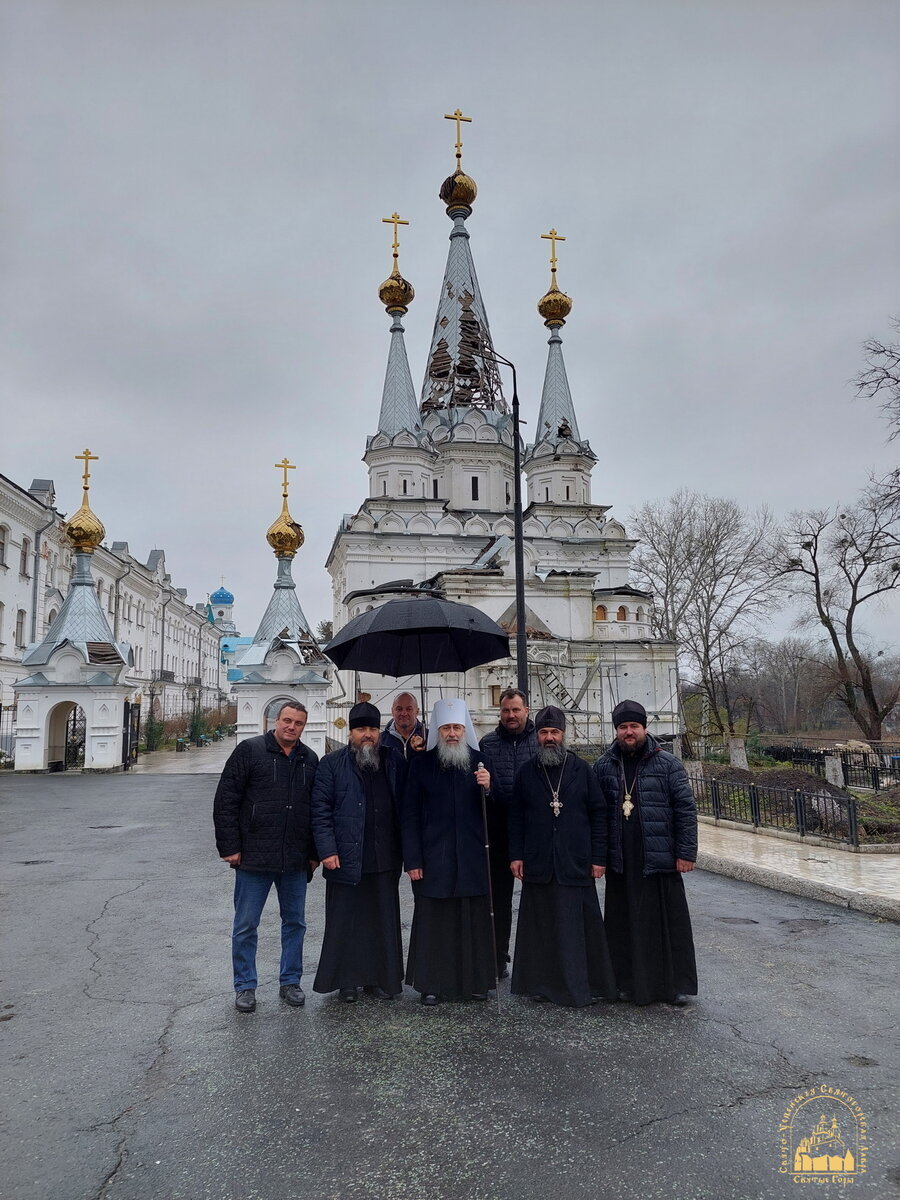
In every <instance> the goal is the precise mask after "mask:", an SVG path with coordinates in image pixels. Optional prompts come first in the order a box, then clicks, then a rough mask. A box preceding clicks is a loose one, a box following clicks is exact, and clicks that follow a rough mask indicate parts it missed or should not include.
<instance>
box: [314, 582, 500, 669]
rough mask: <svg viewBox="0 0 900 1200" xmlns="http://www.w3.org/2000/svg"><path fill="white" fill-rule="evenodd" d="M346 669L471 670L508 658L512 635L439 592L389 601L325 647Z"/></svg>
mask: <svg viewBox="0 0 900 1200" xmlns="http://www.w3.org/2000/svg"><path fill="white" fill-rule="evenodd" d="M325 653H326V654H327V655H328V657H329V658H330V659H331V661H332V662H333V663H334V664H335V665H336V666H338V667H340V668H341V669H342V670H345V671H371V672H372V673H373V674H375V675H393V676H395V677H397V676H400V675H412V674H415V673H416V672H418V673H419V674H420V675H422V674H426V673H428V674H430V673H436V672H443V671H467V670H468V669H469V667H476V666H478V665H479V664H480V663H487V662H494V661H495V660H496V659H498V658H509V638H508V637H507V635H506V634H505V633H504V632H503V630H502V629H501V628H500V626H499V625H498V624H497V623H496V621H492V620H491V618H490V617H486V616H485V615H484V613H483V612H481V611H480V610H479V609H477V608H473V607H472V605H471V604H459V603H457V602H456V601H454V600H442V599H440V598H439V597H436V596H426V597H423V598H422V599H405V598H404V599H402V600H388V601H387V603H386V604H382V605H380V606H379V607H378V608H373V609H371V611H369V612H364V613H360V615H359V616H358V617H354V618H353V620H352V621H348V622H347V624H346V625H345V626H344V628H343V629H342V630H341V631H340V632H339V633H338V634H336V636H335V637H333V638H332V639H331V641H330V642H329V643H328V645H327V646H326V647H325Z"/></svg>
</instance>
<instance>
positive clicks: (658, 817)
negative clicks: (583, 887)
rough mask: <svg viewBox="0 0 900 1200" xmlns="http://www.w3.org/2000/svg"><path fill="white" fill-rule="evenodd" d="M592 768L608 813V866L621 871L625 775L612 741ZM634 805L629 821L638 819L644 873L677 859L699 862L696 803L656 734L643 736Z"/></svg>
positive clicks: (664, 867)
mask: <svg viewBox="0 0 900 1200" xmlns="http://www.w3.org/2000/svg"><path fill="white" fill-rule="evenodd" d="M594 773H595V774H596V776H597V778H598V779H599V781H600V786H601V787H602V788H603V792H604V795H605V796H606V802H607V806H608V807H607V812H608V814H609V843H608V847H607V860H606V861H607V865H608V867H609V869H610V870H611V871H621V870H622V821H623V820H624V817H623V814H622V798H623V796H624V794H625V774H624V770H623V766H622V750H621V747H620V746H619V743H618V742H613V744H612V745H611V746H610V747H609V749H608V750H607V751H606V753H605V754H604V755H603V756H602V757H601V758H599V759H598V760H597V762H595V763H594ZM636 782H637V794H636V795H635V796H634V799H635V800H636V802H637V807H636V809H635V811H634V812H633V813H632V815H631V818H630V819H631V820H634V819H635V817H637V818H638V819H639V820H640V822H641V835H642V837H643V842H644V872H643V873H644V874H645V875H653V874H655V873H656V872H658V871H674V870H675V859H676V858H683V859H685V860H686V861H687V862H696V861H697V806H696V804H695V803H694V794H693V792H692V791H691V785H690V784H689V783H688V777H687V774H686V773H685V770H684V767H683V766H682V765H681V763H680V762H679V761H678V759H677V758H676V757H675V755H674V754H669V752H668V751H667V750H663V749H662V748H661V746H660V744H659V742H658V741H657V740H656V738H654V737H652V736H650V735H649V734H648V735H647V742H646V744H645V746H644V753H643V754H642V755H641V758H640V761H639V762H638V768H637V776H636Z"/></svg>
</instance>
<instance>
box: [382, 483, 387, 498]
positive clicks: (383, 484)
mask: <svg viewBox="0 0 900 1200" xmlns="http://www.w3.org/2000/svg"><path fill="white" fill-rule="evenodd" d="M381 494H382V496H386V495H387V480H386V479H382V481H381Z"/></svg>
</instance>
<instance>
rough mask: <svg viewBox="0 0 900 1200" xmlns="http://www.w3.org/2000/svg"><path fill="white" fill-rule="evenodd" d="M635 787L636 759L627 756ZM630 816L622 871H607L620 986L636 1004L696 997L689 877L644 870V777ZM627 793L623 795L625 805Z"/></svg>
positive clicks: (622, 830) (623, 833)
mask: <svg viewBox="0 0 900 1200" xmlns="http://www.w3.org/2000/svg"><path fill="white" fill-rule="evenodd" d="M624 768H625V778H626V780H627V781H628V784H629V786H633V780H634V777H635V771H636V769H637V763H636V760H635V759H633V758H630V757H629V756H627V755H626V756H625V760H624ZM631 800H632V803H633V804H634V805H635V808H634V810H633V811H632V813H631V816H630V817H628V818H627V819H624V820H622V821H621V822H620V823H619V834H618V836H620V837H621V849H622V867H623V869H622V870H621V871H607V873H606V908H605V919H606V933H607V937H608V938H609V949H610V953H611V955H612V960H613V967H614V968H615V972H616V979H617V980H618V983H619V987H620V988H621V989H622V990H623V991H625V992H627V993H628V994H629V995H630V996H631V997H632V999H633V1000H634V1002H635V1004H654V1003H660V1002H664V1003H671V1002H672V1001H673V1000H674V999H675V997H676V995H678V994H679V993H680V994H682V995H684V996H696V995H697V962H696V958H695V955H694V936H693V931H692V929H691V916H690V913H689V911H688V904H687V897H686V895H685V892H684V880H683V879H682V877H681V875H680V873H679V872H677V871H656V872H654V873H653V874H651V875H645V874H644V841H643V835H642V831H641V813H640V803H641V796H640V778H638V785H637V787H636V788H633V791H632V796H631ZM621 802H622V797H620V799H619V803H620V804H621Z"/></svg>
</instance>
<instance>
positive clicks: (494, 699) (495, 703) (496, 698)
mask: <svg viewBox="0 0 900 1200" xmlns="http://www.w3.org/2000/svg"><path fill="white" fill-rule="evenodd" d="M502 691H503V688H502V687H501V686H500V684H499V683H497V684H492V685H491V706H492V707H493V708H499V707H500V693H501V692H502Z"/></svg>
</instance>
